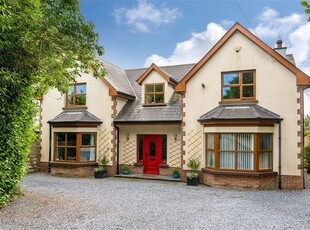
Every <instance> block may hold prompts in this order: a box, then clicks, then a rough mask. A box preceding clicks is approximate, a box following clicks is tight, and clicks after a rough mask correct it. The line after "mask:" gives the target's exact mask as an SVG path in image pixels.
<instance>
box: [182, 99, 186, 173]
mask: <svg viewBox="0 0 310 230" xmlns="http://www.w3.org/2000/svg"><path fill="white" fill-rule="evenodd" d="M184 99H185V93H182V94H181V104H182V108H181V109H182V111H181V114H182V123H181V153H182V154H181V169H183V166H184V164H185V161H184V159H183V156H184V155H185V150H184V146H185V141H184V137H185V131H184V128H185V121H184V118H185V115H186V113H185V111H184V110H185V102H184Z"/></svg>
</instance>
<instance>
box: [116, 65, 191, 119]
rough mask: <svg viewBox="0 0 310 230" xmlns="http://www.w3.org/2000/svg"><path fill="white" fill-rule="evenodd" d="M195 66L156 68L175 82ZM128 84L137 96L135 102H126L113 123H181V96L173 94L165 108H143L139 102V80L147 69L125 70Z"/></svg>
mask: <svg viewBox="0 0 310 230" xmlns="http://www.w3.org/2000/svg"><path fill="white" fill-rule="evenodd" d="M194 65H195V64H185V65H175V66H164V67H158V68H160V69H162V70H163V71H164V72H165V73H167V74H169V76H171V77H173V78H174V79H175V80H177V81H178V80H180V79H181V78H182V77H183V76H185V74H186V73H187V72H188V71H190V70H191V68H192V67H193V66H194ZM125 71H126V74H127V77H128V79H129V82H130V84H131V85H132V88H133V90H134V92H135V94H136V96H137V98H136V100H134V101H128V102H127V103H126V105H125V106H124V107H123V108H122V110H121V111H120V112H119V113H118V115H117V116H116V118H115V119H114V122H116V123H121V122H173V121H181V117H182V116H181V96H180V95H178V94H173V96H172V97H171V99H170V101H169V103H168V104H167V105H165V106H153V107H151V106H143V105H142V102H141V92H142V90H141V88H142V86H141V85H139V84H138V82H137V79H139V78H140V77H141V76H142V75H143V73H145V71H147V68H142V69H132V70H125Z"/></svg>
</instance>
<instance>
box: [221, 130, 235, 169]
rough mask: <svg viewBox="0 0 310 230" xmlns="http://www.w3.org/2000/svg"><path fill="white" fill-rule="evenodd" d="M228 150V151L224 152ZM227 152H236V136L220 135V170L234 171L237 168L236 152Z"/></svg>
mask: <svg viewBox="0 0 310 230" xmlns="http://www.w3.org/2000/svg"><path fill="white" fill-rule="evenodd" d="M223 150H226V151H223ZM227 150H231V151H234V150H235V135H234V134H220V151H221V152H220V168H223V169H234V168H235V152H230V151H227Z"/></svg>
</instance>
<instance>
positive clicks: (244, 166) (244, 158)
mask: <svg viewBox="0 0 310 230" xmlns="http://www.w3.org/2000/svg"><path fill="white" fill-rule="evenodd" d="M238 169H240V170H254V153H243V152H238Z"/></svg>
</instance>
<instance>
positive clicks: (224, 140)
mask: <svg viewBox="0 0 310 230" xmlns="http://www.w3.org/2000/svg"><path fill="white" fill-rule="evenodd" d="M220 150H235V135H234V134H220Z"/></svg>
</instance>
